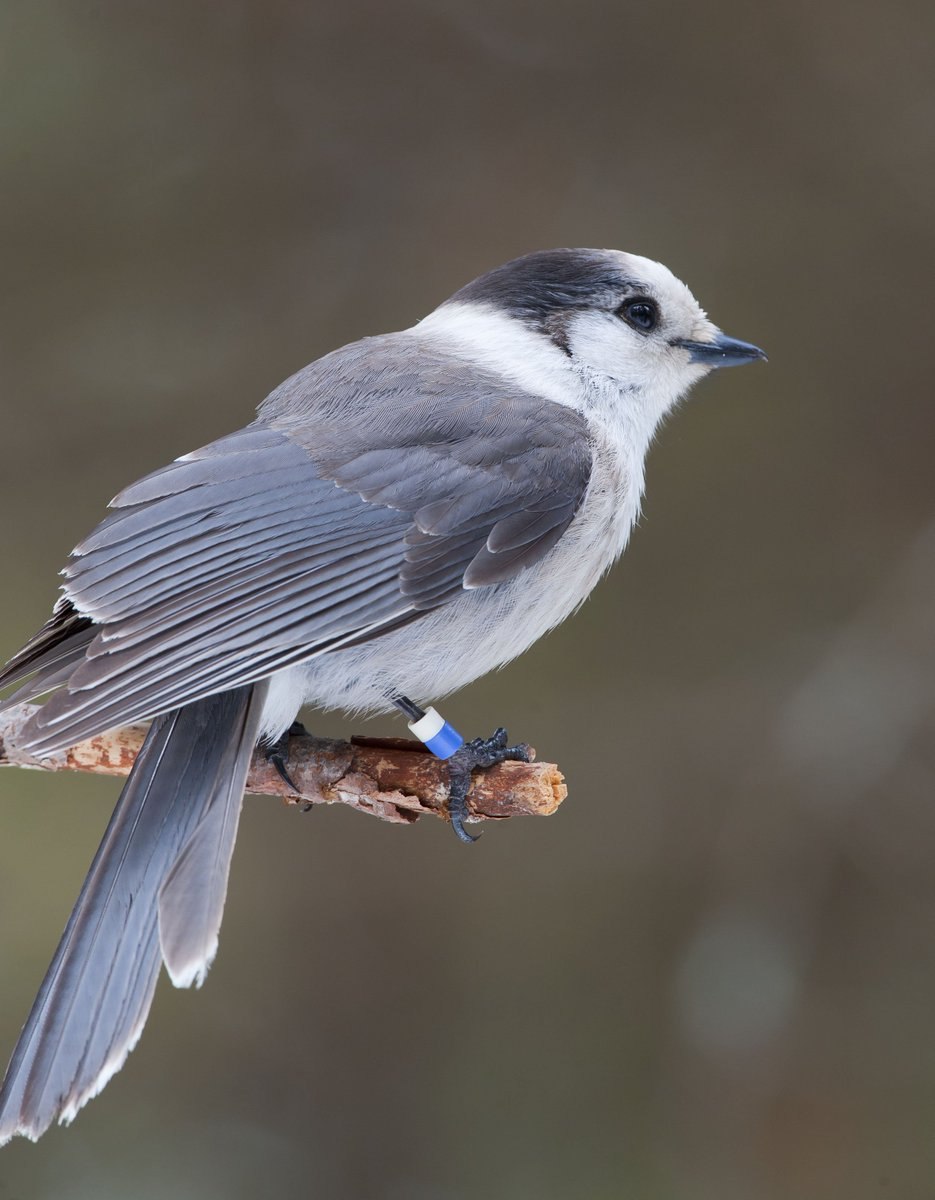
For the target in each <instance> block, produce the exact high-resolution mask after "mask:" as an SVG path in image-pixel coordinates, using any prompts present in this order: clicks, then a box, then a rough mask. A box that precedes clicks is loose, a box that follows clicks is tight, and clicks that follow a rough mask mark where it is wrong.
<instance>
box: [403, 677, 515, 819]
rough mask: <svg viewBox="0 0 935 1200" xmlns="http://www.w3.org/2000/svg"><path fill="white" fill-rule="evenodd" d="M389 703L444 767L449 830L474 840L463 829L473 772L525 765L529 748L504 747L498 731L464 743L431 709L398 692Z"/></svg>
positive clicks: (502, 731)
mask: <svg viewBox="0 0 935 1200" xmlns="http://www.w3.org/2000/svg"><path fill="white" fill-rule="evenodd" d="M390 700H391V701H392V702H393V703H394V704H395V705H396V707H397V708H398V709H400V710H401V711H402V712H403V713H405V715H406V716H407V717H408V718H409V728H410V729H411V730H412V732H413V733H414V734H415V735H416V737H417V738H418V739H419V741H420V742H424V743H425V745H426V746H427V747H428V749H429V750H431V752H432V753H433V754H434V755H435V756H436V758H441V759H443V760H444V761H445V762H447V763H448V817H449V819H450V821H451V828H452V829H453V830H454V831H455V834H456V835H457V837H458V838H459V840H460V841H462V842H476V841H477V838H476V837H472V836H471V834H469V833H468V831H467V830H466V829H465V828H464V822H465V820H466V818H467V815H468V803H467V797H468V792H469V791H470V789H471V775H472V773H473V772H474V771H475V770H478V769H480V770H486V769H487V768H488V767H492V766H495V765H496V764H497V763H502V762H507V761H513V762H529V753H530V751H529V747H528V746H527V745H525V744H524V743H521V744H520V745H518V746H508V745H507V740H508V738H507V732H506V730H505V729H502V728H501V729H498V730H497V731H496V732H495V733H494V734H493V735H492V736H491V737H489V738H474V739H473V740H472V741H470V742H466V741H465V740H464V738H463V737H462V736H461V735H460V733H458V731H457V730H456V729H454V728H452V726H451V725H449V724H448V722H447V721H445V720H443V719H442V718H441V717H440V716H439V715H438V713H437V712H436V711H435V709H434V708H430V709H428V711H425V710H423V709H421V708H420V707H419V706H418V704H415V703H413V701H412V700H410V699H409V698H408V697H407V696H404V695H403V694H402V693H401V692H392V693H391V694H390Z"/></svg>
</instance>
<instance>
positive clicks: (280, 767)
mask: <svg viewBox="0 0 935 1200" xmlns="http://www.w3.org/2000/svg"><path fill="white" fill-rule="evenodd" d="M307 735H308V730H307V729H306V728H305V726H304V725H303V724H302V722H301V721H293V722H292V724H291V725H290V726H289V728H288V729H287V730H286V732H285V733H283V734H281V735H280V736H279V737H278V738H277V739H276V741H275V742H270V743H269V744H268V745H267V746H264V748H263V753H264V754H265V755H266V761H267V762H268V763H272V764H273V766H274V767H275V768H276V774H277V775H278V776H279V777H280V779H282V780H284V781H285V782H286V783H288V785H289V787H291V788H292V790H293V791H294V792H296V793H298V791H299V789H298V788H297V787H296V786H295V783H294V781H293V780H292V778H291V776H290V775H289V769H288V766H287V764H288V762H289V739H290V738H292V737H306V736H307Z"/></svg>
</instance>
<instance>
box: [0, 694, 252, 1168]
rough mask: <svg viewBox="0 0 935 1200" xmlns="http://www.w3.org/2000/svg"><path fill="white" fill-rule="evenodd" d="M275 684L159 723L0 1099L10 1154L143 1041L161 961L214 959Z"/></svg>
mask: <svg viewBox="0 0 935 1200" xmlns="http://www.w3.org/2000/svg"><path fill="white" fill-rule="evenodd" d="M266 690H267V685H266V683H265V681H264V682H262V683H259V684H254V685H252V686H251V687H245V688H239V689H237V690H235V691H230V692H224V693H222V694H221V695H218V696H210V697H208V698H207V699H206V700H201V701H198V702H197V703H195V704H191V705H188V706H187V707H185V708H182V709H178V710H177V711H175V712H171V713H168V714H167V715H166V716H163V717H160V718H158V719H157V720H156V721H155V722H154V723H153V726H152V728H151V729H150V731H149V734H148V736H147V738H146V741H145V743H144V744H143V748H142V750H141V751H140V753H139V756H138V757H137V760H136V763H135V765H134V767H133V771H132V773H131V774H130V777H129V779H128V780H127V783H126V786H125V787H124V789H123V791H122V792H121V794H120V799H119V800H118V801H117V807H116V809H115V810H114V815H113V816H112V817H111V820H110V824H109V825H108V827H107V832H106V833H105V834H104V840H103V841H102V842H101V845H100V848H99V850H98V852H97V854H96V856H95V858H94V862H93V863H92V864H91V869H90V871H89V872H88V877H87V879H86V880H85V882H84V886H83V888H82V889H81V895H80V896H79V897H78V902H77V904H76V905H75V908H74V911H73V912H72V914H71V917H70V918H69V921H68V925H67V926H66V928H65V932H64V934H63V935H62V940H61V942H60V943H59V947H58V950H57V951H56V953H55V958H54V959H53V960H52V965H51V966H50V967H49V970H48V972H47V974H46V977H45V980H44V981H43V984H42V987H41V989H40V991H39V995H38V996H37V998H36V1001H35V1004H34V1005H33V1007H32V1011H31V1012H30V1014H29V1018H28V1020H27V1021H26V1025H25V1026H24V1028H23V1032H22V1034H21V1035H20V1039H19V1042H18V1043H17V1046H16V1049H15V1050H14V1052H13V1057H12V1059H11V1060H10V1065H9V1067H8V1068H7V1073H6V1077H5V1079H4V1081H3V1086H2V1089H0V1145H3V1143H4V1142H6V1141H8V1140H9V1139H10V1138H11V1137H13V1136H14V1135H15V1134H23V1135H24V1136H26V1137H28V1138H32V1139H33V1140H34V1141H35V1140H36V1139H37V1138H38V1137H39V1136H40V1135H41V1134H43V1133H44V1132H45V1130H46V1129H48V1127H49V1125H51V1124H52V1122H53V1121H54V1120H56V1119H57V1120H59V1121H61V1122H68V1121H70V1120H72V1118H73V1117H74V1116H75V1114H76V1113H77V1112H78V1110H79V1109H80V1108H81V1106H82V1105H83V1104H84V1103H85V1102H86V1101H88V1100H90V1099H91V1098H92V1097H93V1096H96V1095H97V1093H98V1092H99V1091H100V1090H101V1088H103V1087H104V1085H105V1084H106V1083H107V1081H108V1080H109V1079H110V1078H111V1077H112V1076H113V1075H114V1074H115V1073H116V1072H117V1071H119V1070H120V1068H121V1067H122V1066H123V1063H124V1061H125V1059H126V1057H127V1055H128V1054H129V1053H130V1051H131V1050H132V1049H133V1047H134V1046H135V1045H136V1043H137V1041H138V1040H139V1036H140V1034H141V1033H142V1031H143V1026H144V1024H145V1023H146V1017H147V1015H148V1013H149V1008H150V1005H151V1003H152V999H153V992H154V990H155V987H156V979H157V977H158V975H159V966H160V961H165V963H166V966H167V968H168V971H169V974H170V975H171V977H172V980H173V982H174V983H175V984H176V985H177V986H188V985H189V984H191V983H200V982H201V981H202V979H203V978H204V974H205V972H206V971H207V969H208V967H209V966H210V964H211V960H212V958H213V957H214V954H215V951H216V950H217V939H218V929H219V927H220V924H221V914H222V911H223V908H224V898H225V895H226V892H227V877H228V872H229V868H230V859H231V855H232V854H233V850H234V840H235V838H236V835H237V823H238V820H239V817H240V807H241V800H242V797H243V790H244V785H245V783H246V777H247V770H248V768H249V765H250V757H251V753H252V750H253V747H254V744H255V742H256V740H257V733H258V729H259V723H260V717H261V714H262V710H263V702H264V700H265V697H266Z"/></svg>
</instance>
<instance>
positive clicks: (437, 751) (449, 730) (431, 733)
mask: <svg viewBox="0 0 935 1200" xmlns="http://www.w3.org/2000/svg"><path fill="white" fill-rule="evenodd" d="M408 724H409V728H410V729H411V730H412V733H413V735H414V736H415V737H417V738H418V739H419V741H420V742H423V743H424V744H425V746H426V748H427V749H428V750H431V752H432V753H433V754H434V755H435V757H436V758H443V759H444V758H451V756H452V754H454V753H455V751H456V750H460V749H461V747H462V746H463V745H464V738H463V737H462V736H461V734H460V733H458V731H457V729H455V728H454V727H453V726H451V725H449V724H448V722H447V721H446V720H445V718H444V717H441V716H439V714H438V713H437V712H436V711H435V709H434V708H429V709H427V710H426V712H425V715H424V716H422V717H420V718H419V719H418V721H409V722H408Z"/></svg>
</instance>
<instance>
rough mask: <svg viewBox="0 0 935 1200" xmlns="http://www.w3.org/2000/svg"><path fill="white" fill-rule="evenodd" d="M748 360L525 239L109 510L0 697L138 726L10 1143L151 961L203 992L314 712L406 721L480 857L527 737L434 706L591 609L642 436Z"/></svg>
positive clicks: (76, 1077) (673, 312) (321, 366)
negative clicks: (493, 791) (292, 735)
mask: <svg viewBox="0 0 935 1200" xmlns="http://www.w3.org/2000/svg"><path fill="white" fill-rule="evenodd" d="M765 358H766V355H765V354H764V353H763V351H762V350H760V349H759V348H758V347H757V346H754V345H752V344H751V343H748V342H743V341H739V340H737V339H735V338H732V337H729V336H727V335H726V334H724V333H722V332H721V331H720V329H719V328H718V327H717V326H715V325H714V324H713V323H712V322H711V321H710V320H709V319H708V317H707V315H706V314H705V312H704V310H703V309H702V308H701V307H700V305H699V304H698V302H697V301H696V300H695V298H694V296H693V295H692V293H691V292H690V291H689V289H688V287H687V286H686V285H685V284H684V283H682V282H681V281H680V280H679V279H678V278H676V276H675V275H673V274H672V272H671V271H670V270H669V269H668V268H667V267H665V266H663V265H662V264H661V263H658V262H655V261H653V260H651V259H648V258H644V257H641V256H639V255H635V254H627V253H624V252H622V251H618V250H600V249H557V250H546V251H537V252H534V253H531V254H526V255H524V256H522V257H519V258H516V259H513V260H512V261H510V262H507V263H505V264H504V265H502V266H498V267H496V268H494V269H493V270H490V271H488V272H486V273H485V274H482V275H480V276H479V277H478V278H476V279H475V280H473V282H471V283H468V284H467V285H466V286H464V287H462V288H460V290H458V291H456V292H455V293H454V294H453V295H452V296H451V297H450V298H449V299H447V300H446V301H444V303H442V304H441V305H439V307H437V308H435V309H434V310H433V311H432V312H430V313H429V314H428V315H427V316H425V317H424V318H423V319H422V320H420V321H419V322H418V323H417V324H415V325H413V326H412V327H411V328H408V329H404V330H402V331H400V332H395V333H389V334H384V335H378V336H371V337H365V338H363V339H362V340H360V341H356V342H353V343H351V344H349V345H346V346H344V347H342V348H340V349H337V350H334V351H333V352H331V353H328V354H325V355H324V357H322V358H319V359H317V360H316V361H314V362H312V363H311V364H310V365H309V366H306V367H305V368H303V369H302V370H300V371H299V372H298V373H297V374H294V375H292V376H291V377H290V378H289V379H287V380H286V381H285V382H284V383H282V384H280V385H279V386H278V387H277V388H275V389H274V390H273V391H272V392H271V393H270V395H269V396H267V398H266V399H265V400H264V401H263V402H262V403H261V404H260V406H259V408H258V409H257V414H256V418H255V420H253V421H252V422H251V423H250V424H248V425H247V426H246V427H245V428H243V429H240V430H238V431H237V432H235V433H232V434H228V435H226V436H223V437H221V438H219V439H218V440H216V441H213V442H211V443H210V444H209V445H207V446H203V447H202V448H201V449H198V450H195V451H192V452H190V453H185V454H182V455H181V457H179V458H177V459H176V460H175V461H174V462H172V463H170V464H169V465H168V466H166V467H163V468H161V469H160V470H156V471H154V472H153V473H152V474H149V475H147V476H145V477H144V478H143V479H141V480H139V481H138V482H136V483H134V484H132V485H130V486H129V487H127V488H126V489H125V490H124V491H122V492H120V493H119V494H118V495H117V496H116V497H115V498H114V499H113V500H112V501H111V503H110V506H109V508H110V513H109V515H107V516H106V517H105V519H104V520H103V521H102V522H101V523H100V524H99V525H98V526H97V528H96V529H94V530H93V531H92V532H91V533H90V534H89V535H88V536H87V537H86V538H85V539H84V540H83V541H81V542H80V543H79V544H78V545H77V546H76V547H75V549H74V551H73V552H72V554H71V556H70V558H69V560H68V564H67V566H66V567H65V569H64V571H63V575H64V584H63V586H62V591H61V595H60V597H59V599H58V601H57V603H56V604H55V606H54V609H53V612H52V615H51V617H50V619H49V620H48V621H47V622H46V624H45V625H44V626H43V627H42V629H41V630H40V631H39V632H38V633H37V634H36V635H35V637H33V638H32V639H31V640H30V641H29V642H28V643H27V644H26V645H25V647H24V648H23V649H22V650H21V651H20V652H19V653H18V654H16V655H15V656H14V657H13V658H12V659H11V660H10V662H9V663H8V664H7V665H6V666H5V667H4V668H3V670H2V672H0V689H5V688H6V687H7V686H8V685H11V684H14V683H16V684H19V686H18V688H17V689H16V691H14V692H13V693H12V694H11V695H9V696H8V697H7V699H6V700H5V701H3V705H4V706H9V705H11V704H13V703H16V702H19V701H23V700H29V699H36V698H39V697H43V696H46V695H48V699H47V700H46V701H45V703H44V704H42V705H41V706H40V707H39V708H38V709H37V710H36V713H35V715H33V716H32V717H31V719H30V720H29V722H28V723H27V725H26V727H25V729H24V730H23V733H22V739H21V740H22V743H23V744H24V746H25V747H26V748H28V749H30V750H32V751H34V752H36V753H38V754H44V753H51V752H53V751H56V750H60V749H62V748H64V747H67V746H70V745H73V744H74V743H76V742H78V741H81V740H82V739H85V738H88V737H91V736H94V735H96V734H100V733H102V732H104V731H106V730H108V729H111V728H115V727H118V726H121V725H126V724H129V723H131V722H137V721H143V720H147V721H150V722H151V724H150V727H149V732H148V734H147V736H146V740H145V742H144V744H143V747H142V749H141V751H140V753H139V756H138V757H137V759H136V762H135V765H134V767H133V770H132V772H131V774H130V776H129V778H128V779H127V782H126V785H125V786H124V788H123V791H122V792H121V795H120V797H119V799H118V801H117V805H116V808H115V811H114V814H113V816H112V818H111V821H110V823H109V825H108V827H107V830H106V832H105V834H104V838H103V841H102V843H101V846H100V848H99V850H98V852H97V854H96V856H95V858H94V861H93V863H92V865H91V868H90V871H89V873H88V876H87V879H86V881H85V883H84V885H83V887H82V890H81V893H80V895H79V897H78V900H77V902H76V904H75V907H74V910H73V912H72V914H71V917H70V919H69V921H68V924H67V926H66V929H65V932H64V934H63V936H62V939H61V942H60V944H59V946H58V949H57V951H56V954H55V957H54V959H53V961H52V964H51V966H50V967H49V969H48V972H47V974H46V976H45V980H44V982H43V983H42V986H41V989H40V991H39V994H38V996H37V999H36V1001H35V1003H34V1005H33V1008H32V1010H31V1012H30V1014H29V1016H28V1019H27V1021H26V1024H25V1026H24V1028H23V1031H22V1034H21V1036H20V1038H19V1041H18V1043H17V1045H16V1047H15V1049H14V1052H13V1055H12V1058H11V1060H10V1064H9V1067H8V1068H7V1071H6V1075H5V1077H4V1081H3V1084H2V1088H0V1144H3V1143H5V1142H7V1141H9V1140H10V1139H11V1138H12V1137H14V1136H16V1135H22V1136H25V1137H27V1138H30V1139H32V1140H37V1139H38V1138H39V1137H40V1136H41V1135H42V1134H43V1133H44V1132H45V1131H46V1130H47V1129H48V1128H49V1126H50V1125H51V1124H52V1123H53V1122H55V1121H59V1122H60V1123H68V1122H70V1121H71V1120H72V1119H73V1118H74V1117H75V1115H76V1113H77V1112H78V1111H79V1109H80V1108H81V1107H82V1106H83V1105H84V1104H85V1103H86V1102H87V1101H88V1100H90V1099H91V1098H92V1097H94V1096H95V1095H97V1094H98V1093H99V1092H100V1091H101V1089H102V1088H103V1087H104V1086H105V1085H106V1083H107V1082H108V1081H109V1080H110V1079H111V1077H112V1076H113V1075H114V1074H115V1073H116V1072H117V1071H118V1070H120V1068H121V1067H122V1066H123V1064H124V1062H125V1060H126V1058H127V1055H128V1054H129V1053H130V1051H131V1050H132V1049H133V1047H134V1046H135V1045H136V1043H137V1041H138V1039H139V1037H140V1035H141V1033H142V1030H143V1026H144V1024H145V1022H146V1018H147V1015H148V1013H149V1008H150V1005H151V1002H152V998H153V993H154V990H155V987H156V982H157V979H158V977H159V975H160V971H161V968H162V966H163V965H165V967H166V970H167V972H168V974H169V977H170V979H171V981H172V982H173V983H174V984H175V985H176V986H177V987H188V986H191V985H193V984H195V985H200V984H201V983H202V982H203V981H204V978H205V974H206V972H207V970H208V968H209V966H210V964H211V962H212V960H213V958H214V956H215V953H216V951H217V945H218V932H219V928H220V924H221V916H222V912H223V908H224V901H225V896H226V892H227V884H228V875H229V870H230V861H231V856H232V853H233V849H234V841H235V838H236V834H237V825H238V820H239V815H240V809H241V803H242V798H243V792H244V787H245V781H246V776H247V770H248V766H249V763H250V760H251V756H252V754H253V751H254V749H255V747H256V746H257V745H261V746H263V747H265V748H266V749H267V752H268V753H269V755H270V756H271V757H273V759H274V761H276V763H277V766H278V767H279V769H280V770H281V771H282V773H283V774H284V775H285V777H286V778H287V779H288V764H287V759H286V758H285V757H284V738H285V737H286V736H287V733H288V731H289V729H290V728H291V727H292V726H293V723H294V722H295V720H296V717H297V715H298V713H299V710H300V709H301V708H302V707H303V706H310V707H311V708H315V709H319V710H334V709H337V710H342V711H344V712H345V713H348V714H361V713H367V714H376V713H388V712H393V711H395V710H402V711H403V712H404V713H405V714H406V715H407V716H408V717H410V718H412V720H411V721H410V727H411V728H413V729H414V730H415V732H416V733H417V735H418V736H420V737H422V738H423V740H424V741H425V742H426V744H427V745H428V746H429V748H430V749H433V750H434V752H436V753H437V754H438V756H439V757H442V758H445V759H446V760H447V761H448V763H449V769H450V774H451V800H450V810H451V811H450V816H451V824H452V826H453V828H454V829H455V832H456V833H457V834H458V836H459V837H460V838H461V839H462V840H473V839H472V838H471V837H470V835H469V834H468V833H467V831H466V830H465V829H464V818H465V816H466V807H465V797H466V794H467V787H468V786H469V783H470V777H471V772H472V771H473V770H475V769H478V768H481V769H483V768H485V767H487V766H489V765H491V764H492V763H495V762H499V761H503V760H504V759H505V758H511V757H512V758H519V757H523V756H524V747H523V746H522V745H520V746H510V745H508V744H507V741H508V739H507V737H506V734H505V732H504V731H503V730H502V729H498V730H497V733H496V734H494V735H493V736H492V737H481V738H476V739H474V740H473V741H469V742H465V741H464V740H463V739H462V738H461V737H460V735H458V734H456V733H455V732H454V731H453V730H452V729H451V727H450V726H449V725H447V723H446V722H445V721H444V720H443V718H441V717H440V716H439V715H438V713H437V711H436V710H435V709H434V708H433V707H431V706H430V707H429V709H428V710H425V709H423V708H422V704H423V703H424V702H426V701H429V702H431V701H437V700H439V699H440V698H441V697H444V696H446V695H448V694H449V693H451V692H452V691H454V690H456V689H458V688H461V687H463V686H464V685H466V684H468V683H470V682H471V681H472V680H474V679H476V678H478V677H479V676H481V675H483V674H485V673H486V672H488V671H490V670H492V669H494V668H496V667H500V666H502V665H503V664H504V663H506V662H508V661H509V660H511V659H514V658H516V657H517V656H518V655H520V654H522V652H523V651H524V650H526V649H527V648H528V647H529V646H531V645H532V643H533V642H535V641H536V640H537V639H538V638H540V637H541V636H542V635H543V634H544V633H546V632H547V631H548V630H550V629H552V628H553V627H554V626H556V625H557V624H558V623H559V622H560V621H562V620H564V619H565V618H566V617H567V616H569V615H570V614H571V613H572V612H573V611H574V610H575V609H576V608H577V607H578V606H579V605H580V604H581V603H582V601H583V600H584V599H585V598H586V597H587V596H588V594H589V593H590V592H591V590H592V589H593V588H594V586H595V585H596V584H597V582H598V581H599V580H600V578H601V577H602V576H603V575H604V574H605V572H606V571H607V570H608V569H609V568H610V567H611V565H612V564H613V563H614V561H615V560H616V559H617V558H618V557H619V556H620V554H621V553H622V551H623V550H624V548H625V546H626V544H627V540H628V537H629V535H630V532H631V529H632V527H633V525H634V523H635V521H636V520H637V517H638V515H639V511H640V504H641V497H642V495H643V487H644V464H645V459H646V455H647V451H648V449H649V446H650V443H651V441H652V439H653V437H654V434H655V433H656V431H657V429H658V427H659V425H660V423H661V422H662V421H663V419H664V418H665V417H666V415H667V414H668V413H670V412H671V411H672V410H673V409H674V408H675V407H676V405H677V404H678V402H679V401H680V400H681V399H682V398H683V397H684V396H685V395H686V393H687V392H688V391H689V389H690V388H691V387H692V385H693V384H695V383H697V382H698V381H699V380H700V379H702V378H703V377H704V376H706V375H707V374H709V373H710V372H711V371H713V370H716V369H719V368H723V367H730V366H736V365H740V364H744V363H751V362H754V361H756V360H758V359H765ZM24 680H25V682H23V681H24Z"/></svg>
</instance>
